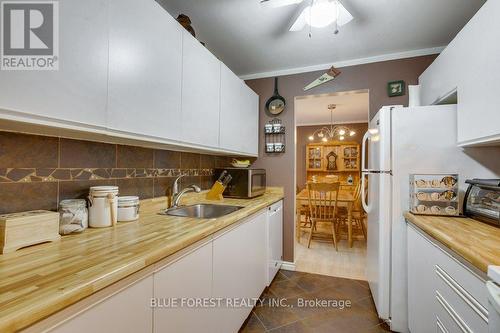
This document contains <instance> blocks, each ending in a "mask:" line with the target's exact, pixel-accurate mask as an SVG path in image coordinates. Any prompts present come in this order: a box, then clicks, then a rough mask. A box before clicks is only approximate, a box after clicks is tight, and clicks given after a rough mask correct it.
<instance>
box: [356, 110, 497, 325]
mask: <svg viewBox="0 0 500 333" xmlns="http://www.w3.org/2000/svg"><path fill="white" fill-rule="evenodd" d="M456 113H457V109H456V105H443V106H425V107H411V108H406V107H401V106H388V107H383V108H382V109H381V110H380V111H379V112H378V113H377V115H376V116H375V117H374V118H373V119H372V120H371V121H370V124H369V129H368V132H367V133H366V134H365V136H364V138H363V146H362V168H363V171H362V182H363V184H362V190H363V193H362V198H363V200H362V202H363V207H364V209H365V211H366V212H367V215H368V221H367V223H368V225H367V230H368V240H367V279H368V282H369V285H370V290H371V292H372V296H373V298H374V301H375V305H376V308H377V311H378V315H379V317H380V318H382V319H384V320H386V321H387V322H388V323H389V324H390V327H391V329H392V330H393V331H397V332H407V331H408V308H407V294H408V293H407V290H408V289H407V288H408V286H407V266H406V258H407V246H406V222H405V219H404V217H403V213H404V211H407V210H408V209H409V175H410V174H412V173H423V174H442V173H452V174H455V173H456V174H459V177H460V179H459V182H460V187H461V191H464V190H465V189H466V184H465V183H464V182H465V180H466V179H471V178H494V177H498V173H499V172H500V171H499V163H498V158H497V157H498V156H499V155H498V152H499V148H481V149H477V148H476V149H472V150H463V149H462V148H459V147H457V144H456V142H457V133H456V129H457V124H456V116H457V115H456ZM365 186H367V192H368V193H366V194H367V195H365ZM462 197H463V196H462ZM410 287H411V286H410Z"/></svg>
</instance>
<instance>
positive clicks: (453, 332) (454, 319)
mask: <svg viewBox="0 0 500 333" xmlns="http://www.w3.org/2000/svg"><path fill="white" fill-rule="evenodd" d="M435 296H436V306H435V308H436V321H437V323H438V330H437V331H438V332H441V331H442V332H448V333H462V332H463V333H473V332H474V331H473V330H472V329H471V328H470V327H469V326H468V325H467V324H466V323H465V321H464V320H463V319H462V318H461V317H460V315H459V314H458V313H457V312H456V311H455V309H454V308H453V307H452V306H451V304H450V303H449V302H448V300H447V299H446V298H445V297H443V295H441V293H440V292H439V291H436V295H435Z"/></svg>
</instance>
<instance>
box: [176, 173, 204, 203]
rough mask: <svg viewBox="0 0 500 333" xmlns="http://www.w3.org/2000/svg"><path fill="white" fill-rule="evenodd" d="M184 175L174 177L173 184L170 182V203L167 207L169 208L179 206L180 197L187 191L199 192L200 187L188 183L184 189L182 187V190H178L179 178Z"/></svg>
mask: <svg viewBox="0 0 500 333" xmlns="http://www.w3.org/2000/svg"><path fill="white" fill-rule="evenodd" d="M184 176H185V175H180V176H179V177H177V178H175V180H174V182H173V184H172V193H171V195H172V203H171V204H170V205H169V207H168V208H169V209H170V208H176V207H178V206H179V201H180V200H181V197H182V196H183V195H184V194H186V193H188V192H196V193H199V192H201V189H200V188H199V187H198V186H196V185H194V184H193V185H189V186H188V187H186V188H185V189H183V190H182V191H179V180H180V179H181V178H182V177H184Z"/></svg>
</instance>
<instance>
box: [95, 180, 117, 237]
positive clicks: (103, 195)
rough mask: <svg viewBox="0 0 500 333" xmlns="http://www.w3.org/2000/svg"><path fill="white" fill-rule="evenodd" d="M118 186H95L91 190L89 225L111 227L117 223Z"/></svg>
mask: <svg viewBox="0 0 500 333" xmlns="http://www.w3.org/2000/svg"><path fill="white" fill-rule="evenodd" d="M117 212H118V186H93V187H91V188H90V191H89V226H90V227H91V228H104V227H111V226H112V225H113V224H116V221H117Z"/></svg>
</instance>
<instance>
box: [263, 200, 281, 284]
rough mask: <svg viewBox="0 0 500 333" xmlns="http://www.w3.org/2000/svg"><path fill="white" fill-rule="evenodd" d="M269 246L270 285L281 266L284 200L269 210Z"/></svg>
mask: <svg viewBox="0 0 500 333" xmlns="http://www.w3.org/2000/svg"><path fill="white" fill-rule="evenodd" d="M267 223H268V229H269V235H268V239H269V246H268V264H269V268H268V270H269V273H268V274H269V276H268V285H269V284H271V282H272V281H273V279H274V276H275V275H276V273H278V271H279V269H280V267H281V259H282V254H283V201H280V202H278V203H276V204H274V205H272V206H271V207H269V212H268V221H267Z"/></svg>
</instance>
